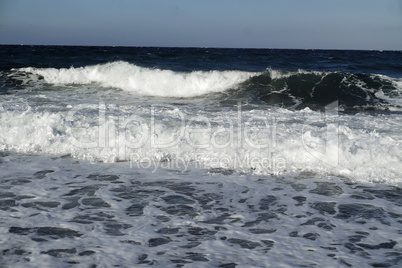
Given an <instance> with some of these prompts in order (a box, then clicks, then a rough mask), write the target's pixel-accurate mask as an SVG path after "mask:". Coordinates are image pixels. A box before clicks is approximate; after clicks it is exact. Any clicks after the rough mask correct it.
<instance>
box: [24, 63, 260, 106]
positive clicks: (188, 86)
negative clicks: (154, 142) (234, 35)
mask: <svg viewBox="0 0 402 268" xmlns="http://www.w3.org/2000/svg"><path fill="white" fill-rule="evenodd" d="M17 71H18V72H24V73H29V74H34V75H37V76H38V78H39V79H43V80H44V82H45V83H49V84H55V85H66V84H74V85H88V84H93V83H96V84H99V85H100V86H101V87H113V88H118V89H121V90H124V91H128V92H131V93H134V94H138V95H144V96H156V97H184V98H187V97H196V96H201V95H205V94H208V93H216V92H222V91H226V90H228V89H231V88H233V87H235V86H236V85H237V84H239V83H241V82H243V81H245V80H247V79H248V78H250V77H252V76H253V75H256V73H252V72H243V71H193V72H190V73H185V72H174V71H171V70H161V69H151V68H145V67H140V66H137V65H134V64H130V63H128V62H124V61H118V62H111V63H106V64H99V65H94V66H86V67H79V68H73V67H71V68H68V69H67V68H61V69H55V68H32V67H28V68H20V69H18V70H17Z"/></svg>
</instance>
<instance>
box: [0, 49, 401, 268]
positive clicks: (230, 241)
mask: <svg viewBox="0 0 402 268" xmlns="http://www.w3.org/2000/svg"><path fill="white" fill-rule="evenodd" d="M0 59H1V61H0V170H1V171H0V223H1V224H0V267H13V268H14V267H24V268H25V267H52V268H53V267H148V266H154V267H226V268H228V267H400V266H401V265H402V208H401V207H402V189H401V187H402V135H401V133H402V51H356V50H353V51H348V50H286V49H283V50H282V49H223V48H158V47H74V46H26V45H24V46H0Z"/></svg>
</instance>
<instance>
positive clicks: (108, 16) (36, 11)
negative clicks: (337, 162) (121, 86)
mask: <svg viewBox="0 0 402 268" xmlns="http://www.w3.org/2000/svg"><path fill="white" fill-rule="evenodd" d="M0 44H30V45H99V46H158V47H234V48H301V49H378V50H402V0H272V1H271V0H213V1H212V0H202V1H201V0H186V1H184V0H142V1H141V0H0Z"/></svg>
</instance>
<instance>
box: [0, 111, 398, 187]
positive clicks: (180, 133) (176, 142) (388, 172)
mask: <svg viewBox="0 0 402 268" xmlns="http://www.w3.org/2000/svg"><path fill="white" fill-rule="evenodd" d="M101 106H102V105H101ZM96 108H99V107H96V106H95V107H90V109H92V110H93V112H89V113H87V114H79V113H78V112H77V111H79V110H80V109H76V110H74V108H73V109H71V110H69V111H64V112H59V113H49V112H38V111H33V110H28V111H27V112H25V113H24V114H21V112H19V111H7V112H5V111H2V116H1V118H0V150H13V151H17V152H22V153H41V154H61V155H65V154H70V155H72V156H73V157H76V158H80V159H89V160H92V161H103V162H115V161H118V160H125V161H133V162H132V163H133V165H136V166H138V167H149V166H151V165H156V167H157V168H159V167H167V168H169V167H171V168H174V169H181V170H185V169H186V168H187V167H188V165H189V164H190V163H192V164H195V165H198V167H199V168H223V169H227V170H235V171H238V172H246V173H254V174H277V175H281V174H297V173H299V172H303V171H309V172H313V173H315V174H319V175H322V176H329V175H336V176H344V177H347V178H350V179H352V180H357V181H365V182H367V181H370V182H379V181H381V182H387V183H390V184H398V183H400V178H401V175H402V159H401V156H402V140H401V137H400V133H401V132H402V124H401V123H400V122H402V120H401V117H400V115H397V114H396V115H387V116H377V117H373V116H370V115H366V114H357V115H353V116H348V115H342V116H338V115H337V114H331V113H328V115H327V116H326V119H325V120H326V121H325V122H324V121H322V119H321V114H320V113H318V112H314V111H311V110H303V111H294V112H292V111H288V110H285V109H283V110H282V109H276V110H262V111H258V110H254V111H247V112H241V113H240V112H239V111H227V112H226V111H221V112H214V113H212V114H211V113H209V112H207V111H198V115H195V114H196V113H195V111H190V110H185V108H183V109H179V108H175V107H173V106H160V107H158V106H156V107H155V106H154V107H146V106H143V107H125V108H123V107H122V108H120V111H115V112H118V114H115V115H110V114H108V111H107V109H105V108H106V107H100V108H101V109H100V112H98V111H97V110H96ZM102 109H103V110H102ZM187 109H189V108H187Z"/></svg>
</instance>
